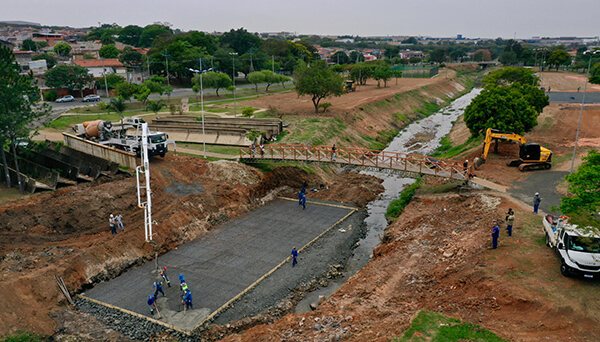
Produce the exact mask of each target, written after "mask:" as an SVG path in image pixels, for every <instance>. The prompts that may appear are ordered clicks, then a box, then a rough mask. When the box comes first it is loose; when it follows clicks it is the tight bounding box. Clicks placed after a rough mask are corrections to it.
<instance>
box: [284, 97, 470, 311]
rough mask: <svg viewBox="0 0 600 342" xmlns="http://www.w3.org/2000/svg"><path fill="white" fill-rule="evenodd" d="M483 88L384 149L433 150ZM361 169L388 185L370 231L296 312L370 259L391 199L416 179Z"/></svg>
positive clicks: (371, 209)
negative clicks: (341, 270)
mask: <svg viewBox="0 0 600 342" xmlns="http://www.w3.org/2000/svg"><path fill="white" fill-rule="evenodd" d="M480 92H481V89H479V88H476V89H473V90H471V92H469V93H467V94H465V95H463V96H461V97H459V98H457V99H456V100H454V101H453V102H452V103H451V104H450V105H449V106H447V107H444V108H442V109H441V110H439V111H438V112H437V113H435V114H433V115H430V116H428V117H426V118H423V119H421V120H419V121H416V122H414V123H412V124H410V125H409V126H407V127H406V128H405V129H404V130H403V131H401V132H400V133H399V134H398V135H397V136H396V137H395V138H394V140H392V142H391V143H390V144H389V145H388V147H387V148H386V149H385V150H384V151H391V152H402V153H412V154H420V155H429V154H431V153H432V152H433V151H434V150H435V149H436V148H437V147H438V146H440V140H441V139H442V137H444V136H446V135H447V134H448V133H450V130H451V129H452V126H453V124H454V121H456V120H457V119H458V118H459V117H460V116H461V115H462V114H463V113H464V110H465V108H466V106H467V105H468V104H469V103H471V101H472V100H473V98H475V97H476V96H477V95H479V93H480ZM362 173H364V174H368V175H372V176H375V177H377V178H380V179H383V183H382V185H383V187H384V188H385V190H384V192H383V193H382V194H381V195H379V197H378V198H377V199H376V200H374V201H372V202H371V203H369V204H368V205H367V211H368V213H369V215H368V216H367V217H366V218H365V222H364V224H365V225H366V226H367V227H368V231H367V235H366V236H365V237H364V238H363V239H361V240H360V241H359V246H358V247H356V249H354V255H353V256H352V258H350V260H349V261H348V264H347V265H346V270H345V272H344V277H341V278H338V279H335V280H333V281H332V282H331V283H330V284H329V286H327V287H323V288H319V289H317V290H316V291H313V292H311V293H308V294H307V295H306V297H305V298H304V299H303V300H302V301H300V302H299V303H298V305H297V306H296V310H295V312H296V313H301V312H308V311H311V309H310V303H316V302H318V299H319V296H325V297H328V296H330V295H331V294H333V293H334V292H335V291H337V290H338V289H339V288H340V287H342V285H343V284H344V283H345V282H346V280H348V278H350V277H352V276H353V275H355V274H356V273H357V272H358V271H360V270H361V269H362V268H363V267H364V266H365V265H366V264H367V263H368V262H369V261H370V260H371V258H372V255H373V249H374V248H376V247H377V246H379V244H380V242H381V238H383V234H384V232H385V228H386V227H387V225H388V224H387V220H386V219H385V212H386V211H387V207H388V206H389V204H390V202H391V201H393V200H395V199H397V198H399V196H400V193H401V192H402V190H403V189H404V187H405V186H407V185H410V184H412V183H414V182H415V180H414V179H412V178H400V177H397V176H394V175H391V174H388V173H386V172H384V171H363V172H362Z"/></svg>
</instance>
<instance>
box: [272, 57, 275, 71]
mask: <svg viewBox="0 0 600 342" xmlns="http://www.w3.org/2000/svg"><path fill="white" fill-rule="evenodd" d="M271 68H272V69H273V73H275V56H271Z"/></svg>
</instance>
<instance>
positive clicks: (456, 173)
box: [240, 144, 472, 181]
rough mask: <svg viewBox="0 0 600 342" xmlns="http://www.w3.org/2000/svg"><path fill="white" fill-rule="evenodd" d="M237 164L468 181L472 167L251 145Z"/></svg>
mask: <svg viewBox="0 0 600 342" xmlns="http://www.w3.org/2000/svg"><path fill="white" fill-rule="evenodd" d="M240 160H247V161H251V162H252V161H257V160H295V161H315V162H329V163H338V164H351V165H361V166H370V167H379V168H386V169H394V170H401V171H407V172H415V173H418V174H421V175H430V176H436V177H441V178H451V179H457V180H464V181H468V180H469V178H470V176H471V175H472V166H469V167H464V166H463V165H461V164H460V163H458V162H456V161H453V160H448V159H440V158H433V157H428V156H421V155H416V154H409V153H400V152H389V151H377V150H369V149H364V148H349V147H336V148H335V151H334V150H333V148H332V146H312V145H283V144H278V145H271V144H269V145H264V146H263V147H261V146H259V145H253V146H250V147H249V148H241V149H240Z"/></svg>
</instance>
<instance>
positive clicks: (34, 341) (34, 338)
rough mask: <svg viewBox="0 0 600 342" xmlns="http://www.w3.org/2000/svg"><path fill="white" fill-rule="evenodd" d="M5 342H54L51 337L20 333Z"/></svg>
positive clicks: (10, 336)
mask: <svg viewBox="0 0 600 342" xmlns="http://www.w3.org/2000/svg"><path fill="white" fill-rule="evenodd" d="M2 341H3V342H44V341H52V339H51V338H50V337H49V336H44V335H37V334H30V333H24V332H18V333H17V334H16V335H9V336H6V337H5V338H4V340H2Z"/></svg>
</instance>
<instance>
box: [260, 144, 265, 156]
mask: <svg viewBox="0 0 600 342" xmlns="http://www.w3.org/2000/svg"><path fill="white" fill-rule="evenodd" d="M258 151H259V152H260V157H261V158H264V157H265V145H263V144H260V146H258Z"/></svg>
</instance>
